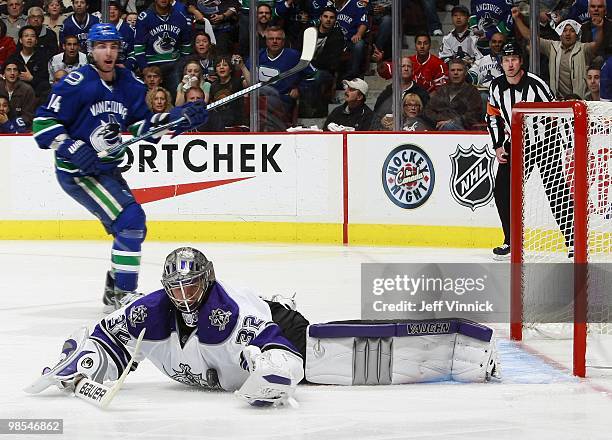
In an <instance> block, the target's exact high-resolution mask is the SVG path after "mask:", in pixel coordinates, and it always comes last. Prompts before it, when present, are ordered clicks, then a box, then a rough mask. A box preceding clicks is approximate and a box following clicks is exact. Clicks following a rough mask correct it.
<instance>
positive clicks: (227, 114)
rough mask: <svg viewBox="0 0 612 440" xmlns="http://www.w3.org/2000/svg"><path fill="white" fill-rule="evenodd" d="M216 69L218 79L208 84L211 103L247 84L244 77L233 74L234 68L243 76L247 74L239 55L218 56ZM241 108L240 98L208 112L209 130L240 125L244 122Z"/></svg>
mask: <svg viewBox="0 0 612 440" xmlns="http://www.w3.org/2000/svg"><path fill="white" fill-rule="evenodd" d="M216 69H217V77H218V78H219V79H218V80H217V81H215V82H214V83H213V84H212V85H211V86H210V102H211V103H213V102H215V101H219V100H220V99H223V98H225V97H227V96H229V95H232V94H234V93H236V92H238V91H239V90H242V89H244V87H245V86H246V85H247V83H246V81H245V80H244V79H242V78H240V76H235V75H234V74H233V73H234V70H235V71H240V72H241V73H242V75H243V76H245V77H247V76H248V70H247V68H246V66H245V65H244V61H243V59H242V57H241V56H240V55H234V56H233V57H228V56H224V55H222V56H220V57H219V58H218V59H217V65H216ZM242 108H243V101H242V100H240V99H237V100H235V101H232V102H230V103H228V104H225V105H222V106H221V107H218V108H217V110H215V111H214V112H211V114H210V116H211V117H210V119H209V120H210V124H209V127H210V130H214V131H223V130H224V129H225V127H231V126H234V125H242V124H243V123H244V117H243V111H242Z"/></svg>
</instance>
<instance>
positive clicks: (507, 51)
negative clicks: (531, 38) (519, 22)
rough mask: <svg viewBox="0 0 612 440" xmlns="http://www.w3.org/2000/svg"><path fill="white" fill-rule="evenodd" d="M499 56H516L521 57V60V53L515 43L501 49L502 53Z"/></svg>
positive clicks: (507, 44)
mask: <svg viewBox="0 0 612 440" xmlns="http://www.w3.org/2000/svg"><path fill="white" fill-rule="evenodd" d="M500 55H501V57H502V58H503V57H504V56H510V55H517V56H519V57H521V59H523V51H522V50H521V48H520V47H519V46H518V45H517V44H516V43H513V42H510V43H506V44H505V45H504V47H502V51H501V54H500Z"/></svg>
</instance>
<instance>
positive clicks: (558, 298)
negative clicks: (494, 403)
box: [511, 101, 612, 376]
mask: <svg viewBox="0 0 612 440" xmlns="http://www.w3.org/2000/svg"><path fill="white" fill-rule="evenodd" d="M511 162H512V168H511V172H512V183H511V185H512V198H511V216H512V221H511V228H512V231H511V242H512V244H511V246H512V263H513V264H512V282H511V284H512V287H511V289H512V301H511V304H512V306H511V310H512V311H511V314H512V316H511V335H512V338H513V339H518V340H520V339H522V337H523V335H525V336H528V335H530V336H532V337H534V336H537V337H540V338H551V339H556V340H559V339H564V338H565V339H571V340H572V341H573V371H574V374H576V375H578V376H585V374H586V366H587V365H588V366H589V367H606V368H610V367H612V349H610V348H608V349H606V347H612V325H611V322H612V310H611V309H612V306H611V297H612V295H611V294H610V290H612V277H611V276H610V270H609V268H608V266H611V265H610V264H609V263H612V103H601V102H588V103H585V102H581V101H568V102H559V103H521V104H518V105H517V106H515V109H514V111H513V121H512V157H511ZM587 337H588V343H587ZM587 347H588V350H587ZM606 350H608V351H610V352H606Z"/></svg>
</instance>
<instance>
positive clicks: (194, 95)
mask: <svg viewBox="0 0 612 440" xmlns="http://www.w3.org/2000/svg"><path fill="white" fill-rule="evenodd" d="M195 101H204V91H203V90H202V89H201V88H200V87H197V86H196V87H191V88H190V89H189V90H187V91H186V92H185V102H195Z"/></svg>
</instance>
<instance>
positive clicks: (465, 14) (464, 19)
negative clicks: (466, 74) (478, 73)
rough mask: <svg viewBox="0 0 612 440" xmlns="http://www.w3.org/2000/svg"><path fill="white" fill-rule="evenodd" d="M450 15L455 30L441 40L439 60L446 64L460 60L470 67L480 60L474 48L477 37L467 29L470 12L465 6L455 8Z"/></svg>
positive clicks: (480, 56)
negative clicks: (453, 60)
mask: <svg viewBox="0 0 612 440" xmlns="http://www.w3.org/2000/svg"><path fill="white" fill-rule="evenodd" d="M451 14H452V19H453V26H454V27H455V28H454V29H453V30H452V31H451V32H450V33H449V34H448V35H445V36H444V38H443V39H442V46H441V47H440V54H439V55H440V59H442V61H444V62H445V63H447V62H449V61H450V60H451V59H453V58H461V59H462V60H463V61H465V63H466V65H467V66H468V67H470V66H471V65H472V64H473V63H474V61H476V60H478V59H480V58H482V54H481V53H480V51H479V50H478V49H477V48H476V42H477V41H478V37H477V36H475V35H474V34H473V33H472V31H471V30H470V29H468V18H469V16H470V11H468V8H466V7H465V6H455V7H454V8H453V10H452V12H451Z"/></svg>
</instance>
